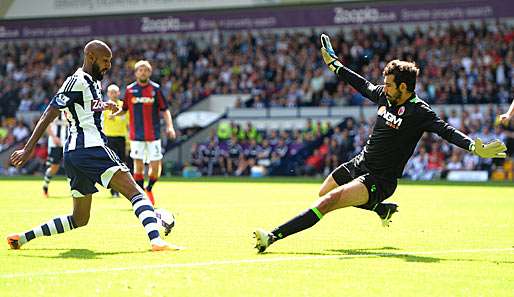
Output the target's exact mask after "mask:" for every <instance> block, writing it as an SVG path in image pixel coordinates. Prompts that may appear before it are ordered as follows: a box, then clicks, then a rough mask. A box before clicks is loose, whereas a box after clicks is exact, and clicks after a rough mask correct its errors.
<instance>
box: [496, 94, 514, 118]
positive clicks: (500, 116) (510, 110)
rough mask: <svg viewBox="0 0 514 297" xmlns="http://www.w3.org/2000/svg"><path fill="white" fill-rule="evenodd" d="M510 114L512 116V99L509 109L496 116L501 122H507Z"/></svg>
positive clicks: (513, 108) (513, 111)
mask: <svg viewBox="0 0 514 297" xmlns="http://www.w3.org/2000/svg"><path fill="white" fill-rule="evenodd" d="M512 116H514V100H512V103H511V104H510V107H509V110H508V111H507V112H506V113H503V114H501V115H499V116H498V118H499V120H500V122H501V123H502V124H507V122H508V121H509V120H510V118H512Z"/></svg>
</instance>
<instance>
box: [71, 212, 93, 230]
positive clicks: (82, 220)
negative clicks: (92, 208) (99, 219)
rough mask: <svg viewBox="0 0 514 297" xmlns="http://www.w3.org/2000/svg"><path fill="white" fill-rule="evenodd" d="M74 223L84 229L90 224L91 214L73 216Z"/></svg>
mask: <svg viewBox="0 0 514 297" xmlns="http://www.w3.org/2000/svg"><path fill="white" fill-rule="evenodd" d="M73 221H74V222H75V224H76V225H77V228H78V227H84V226H86V225H87V223H88V222H89V214H87V215H75V214H74V215H73Z"/></svg>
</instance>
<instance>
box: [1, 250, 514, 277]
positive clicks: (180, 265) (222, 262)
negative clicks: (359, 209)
mask: <svg viewBox="0 0 514 297" xmlns="http://www.w3.org/2000/svg"><path fill="white" fill-rule="evenodd" d="M362 252H363V253H366V252H368V251H365V250H363V251H362ZM369 252H371V253H373V251H372V250H369ZM502 252H514V248H487V249H464V250H440V251H412V252H400V253H373V254H355V255H348V254H345V255H318V256H297V257H272V258H264V257H265V255H262V256H261V258H259V259H240V260H218V261H206V262H192V263H168V264H154V265H142V266H127V267H110V268H86V269H75V270H61V271H40V272H22V273H8V274H0V278H3V279H11V278H23V277H37V276H54V275H65V274H80V273H96V272H116V271H128V270H142V269H144V270H147V269H159V268H184V267H205V266H220V265H232V264H236V265H237V264H252V263H274V262H287V261H293V262H294V261H308V260H330V259H341V258H372V257H395V256H412V255H436V254H455V253H468V254H469V253H502Z"/></svg>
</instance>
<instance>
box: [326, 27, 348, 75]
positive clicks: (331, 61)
mask: <svg viewBox="0 0 514 297" xmlns="http://www.w3.org/2000/svg"><path fill="white" fill-rule="evenodd" d="M321 56H322V57H323V61H325V64H327V66H328V68H329V69H330V70H332V71H333V72H336V71H337V69H338V68H339V67H343V64H342V63H341V62H340V61H339V60H338V58H337V56H336V53H335V52H334V49H333V48H332V44H331V43H330V38H329V37H328V35H327V34H321Z"/></svg>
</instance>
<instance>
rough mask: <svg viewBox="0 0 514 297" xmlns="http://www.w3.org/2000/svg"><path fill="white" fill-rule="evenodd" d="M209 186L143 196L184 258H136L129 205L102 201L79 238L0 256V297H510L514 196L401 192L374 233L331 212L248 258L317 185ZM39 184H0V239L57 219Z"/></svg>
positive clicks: (368, 222)
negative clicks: (256, 235) (262, 235)
mask: <svg viewBox="0 0 514 297" xmlns="http://www.w3.org/2000/svg"><path fill="white" fill-rule="evenodd" d="M209 181H212V182H205V180H198V181H193V182H191V181H188V182H185V181H166V182H164V181H163V182H159V183H158V184H157V185H156V187H155V195H156V198H157V201H158V204H159V206H161V207H165V208H166V209H168V210H171V211H173V212H174V213H175V215H176V218H177V226H176V228H175V229H174V231H173V232H172V234H171V235H170V236H169V238H167V240H168V241H170V242H172V243H174V244H177V245H182V246H186V247H187V248H188V249H187V250H183V251H180V252H162V253H152V252H149V251H148V248H149V244H148V242H147V238H146V234H145V233H144V231H143V229H142V227H141V226H140V224H139V222H138V220H137V219H136V218H135V216H134V215H133V212H132V209H131V207H130V204H129V203H128V202H127V201H126V200H125V199H111V198H109V195H108V193H107V191H105V190H103V191H101V192H100V193H98V194H96V196H95V197H94V199H93V206H92V208H93V209H92V214H91V220H90V224H89V225H88V226H87V227H85V228H82V229H79V230H74V231H72V232H68V233H65V234H62V235H58V236H54V237H46V238H39V239H36V240H34V241H32V242H30V243H29V244H27V245H26V246H23V248H22V249H21V250H18V251H12V250H8V249H7V246H6V245H4V247H5V248H4V249H0V264H1V265H0V296H68V295H69V296H494V297H498V296H514V187H505V186H488V187H477V186H470V185H456V186H451V187H450V186H434V185H430V184H421V185H416V184H402V185H400V186H399V188H398V190H397V192H396V193H395V195H394V196H393V197H392V198H391V200H394V201H397V202H399V204H400V213H399V214H397V215H395V217H394V218H393V223H392V226H391V227H390V228H388V229H384V228H382V227H381V225H380V223H379V220H378V217H377V216H376V215H374V214H372V213H369V212H365V211H363V210H360V209H355V208H350V209H343V210H338V211H336V212H334V213H331V214H329V215H327V216H326V217H325V218H323V220H322V221H321V222H320V223H318V224H317V225H316V226H314V227H313V228H311V229H309V230H306V231H305V232H302V233H300V234H297V235H293V236H291V237H289V238H287V239H285V240H283V241H280V242H277V243H276V244H274V245H273V246H272V247H270V248H269V250H268V251H269V252H267V253H266V254H264V255H257V254H256V253H255V250H254V249H253V245H254V241H253V239H252V238H251V233H252V231H253V230H254V228H255V227H264V228H268V229H271V228H273V227H275V226H276V225H278V224H281V223H283V222H284V221H285V220H287V219H289V218H291V217H292V216H294V215H296V214H297V213H298V212H300V211H302V210H304V209H306V208H307V207H308V206H309V205H310V204H311V203H312V201H313V200H314V199H315V198H316V195H317V191H318V187H319V185H318V184H314V183H309V182H303V183H302V182H295V183H288V182H286V181H287V180H281V181H282V182H273V181H279V180H276V179H275V180H272V181H270V182H259V183H248V182H245V180H237V181H239V182H223V180H217V181H214V180H209ZM246 181H248V180H246ZM296 181H298V180H296ZM300 181H301V180H300ZM304 181H306V180H304ZM307 181H308V180H307ZM40 185H41V182H40V181H39V180H19V179H9V180H0V189H1V194H0V235H2V236H4V235H7V234H9V233H12V232H19V231H24V230H25V229H28V228H29V227H30V228H31V227H33V226H35V225H38V224H40V223H42V222H44V221H47V220H48V219H50V218H53V217H54V216H56V215H61V214H66V213H69V211H70V209H71V198H68V187H67V185H66V183H65V181H63V180H57V181H54V182H53V183H52V184H51V189H50V190H51V194H53V195H54V197H51V198H49V199H43V198H42V197H41V196H40Z"/></svg>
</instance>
